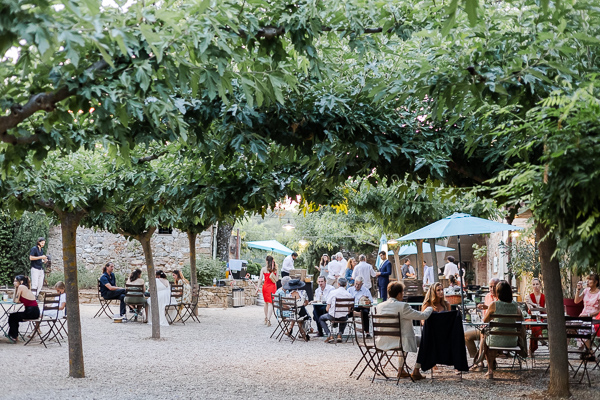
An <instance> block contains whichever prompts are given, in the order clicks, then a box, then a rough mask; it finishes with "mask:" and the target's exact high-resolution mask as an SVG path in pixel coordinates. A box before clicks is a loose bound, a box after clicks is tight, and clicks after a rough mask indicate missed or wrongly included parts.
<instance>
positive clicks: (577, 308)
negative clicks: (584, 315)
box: [563, 299, 583, 317]
mask: <svg viewBox="0 0 600 400" xmlns="http://www.w3.org/2000/svg"><path fill="white" fill-rule="evenodd" d="M563 304H564V305H565V312H566V313H567V315H569V316H571V317H579V314H581V312H582V311H583V301H581V302H580V303H577V304H576V303H575V300H573V299H563Z"/></svg>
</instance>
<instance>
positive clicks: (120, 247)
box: [46, 225, 213, 273]
mask: <svg viewBox="0 0 600 400" xmlns="http://www.w3.org/2000/svg"><path fill="white" fill-rule="evenodd" d="M48 239H49V240H48V243H49V246H48V249H47V250H46V252H47V254H49V255H51V256H52V268H53V269H54V270H62V269H63V260H62V237H61V227H60V225H58V226H52V227H51V228H50V232H49V235H48ZM212 242H213V235H212V228H211V229H209V230H207V231H205V232H202V234H200V235H198V237H197V238H196V254H197V255H201V254H206V255H211V254H212V245H213V243H212ZM152 251H153V255H154V265H155V267H156V268H161V269H166V270H172V269H177V268H181V267H182V266H183V265H185V264H189V258H190V248H189V242H188V237H187V234H186V233H185V232H181V231H178V230H176V229H173V233H170V234H158V233H155V234H154V236H153V237H152ZM108 261H112V262H113V263H114V264H115V269H116V270H117V271H121V272H124V273H128V272H129V271H130V270H131V269H132V268H144V267H145V265H146V263H145V261H144V253H143V251H142V246H141V245H140V243H139V242H138V241H128V240H127V239H125V237H123V236H122V235H115V234H112V233H109V232H106V231H94V230H92V229H87V228H79V229H78V230H77V262H78V263H79V264H80V265H81V264H83V265H84V266H85V267H86V268H87V269H89V270H100V269H101V268H102V267H103V266H104V264H106V263H107V262H108Z"/></svg>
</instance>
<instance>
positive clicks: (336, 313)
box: [319, 278, 354, 343]
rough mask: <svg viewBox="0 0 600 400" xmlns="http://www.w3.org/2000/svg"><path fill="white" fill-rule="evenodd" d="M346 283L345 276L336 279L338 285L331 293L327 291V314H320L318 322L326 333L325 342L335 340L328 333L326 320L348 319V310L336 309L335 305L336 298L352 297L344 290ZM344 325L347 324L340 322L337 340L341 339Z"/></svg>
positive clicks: (344, 328)
mask: <svg viewBox="0 0 600 400" xmlns="http://www.w3.org/2000/svg"><path fill="white" fill-rule="evenodd" d="M347 284H348V281H347V280H346V278H339V279H338V285H339V286H340V287H339V288H337V289H335V290H332V291H331V293H329V298H328V299H327V314H325V315H322V316H321V318H319V324H320V325H321V329H323V331H324V332H325V334H326V335H327V339H325V342H326V343H333V342H334V341H335V339H334V338H333V336H332V335H331V334H330V331H329V327H328V326H327V321H332V320H333V319H334V318H335V319H343V320H347V319H348V310H337V309H336V306H335V303H336V300H337V299H354V298H353V297H352V295H351V294H350V293H348V291H347V290H346V285H347ZM346 325H347V324H345V323H340V332H339V333H338V337H337V341H338V342H341V341H342V335H343V334H344V330H346Z"/></svg>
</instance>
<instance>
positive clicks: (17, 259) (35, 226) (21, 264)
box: [12, 211, 62, 276]
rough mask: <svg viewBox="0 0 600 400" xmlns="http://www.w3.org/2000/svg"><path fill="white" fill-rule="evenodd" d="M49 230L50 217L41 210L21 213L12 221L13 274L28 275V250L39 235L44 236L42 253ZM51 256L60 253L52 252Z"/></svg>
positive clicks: (29, 264) (45, 250) (56, 255)
mask: <svg viewBox="0 0 600 400" xmlns="http://www.w3.org/2000/svg"><path fill="white" fill-rule="evenodd" d="M49 230H50V218H49V217H48V216H46V214H44V213H43V212H41V211H38V212H35V213H30V212H26V213H23V216H22V217H21V218H20V219H18V220H15V222H14V234H13V242H12V259H13V262H14V264H13V265H14V267H13V268H14V274H15V275H17V274H23V275H27V276H29V275H30V272H31V261H30V260H29V252H30V251H31V248H32V247H33V246H35V244H36V243H37V239H38V238H39V237H44V238H46V246H45V247H44V254H48V253H47V249H48V244H49V243H48V231H49ZM51 256H52V257H60V256H62V254H52V255H51Z"/></svg>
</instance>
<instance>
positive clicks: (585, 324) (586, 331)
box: [565, 316, 595, 340]
mask: <svg viewBox="0 0 600 400" xmlns="http://www.w3.org/2000/svg"><path fill="white" fill-rule="evenodd" d="M592 321H593V318H592V317H571V316H565V322H566V328H567V339H583V340H592V339H593V338H594V334H595V329H594V328H593V323H592Z"/></svg>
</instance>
